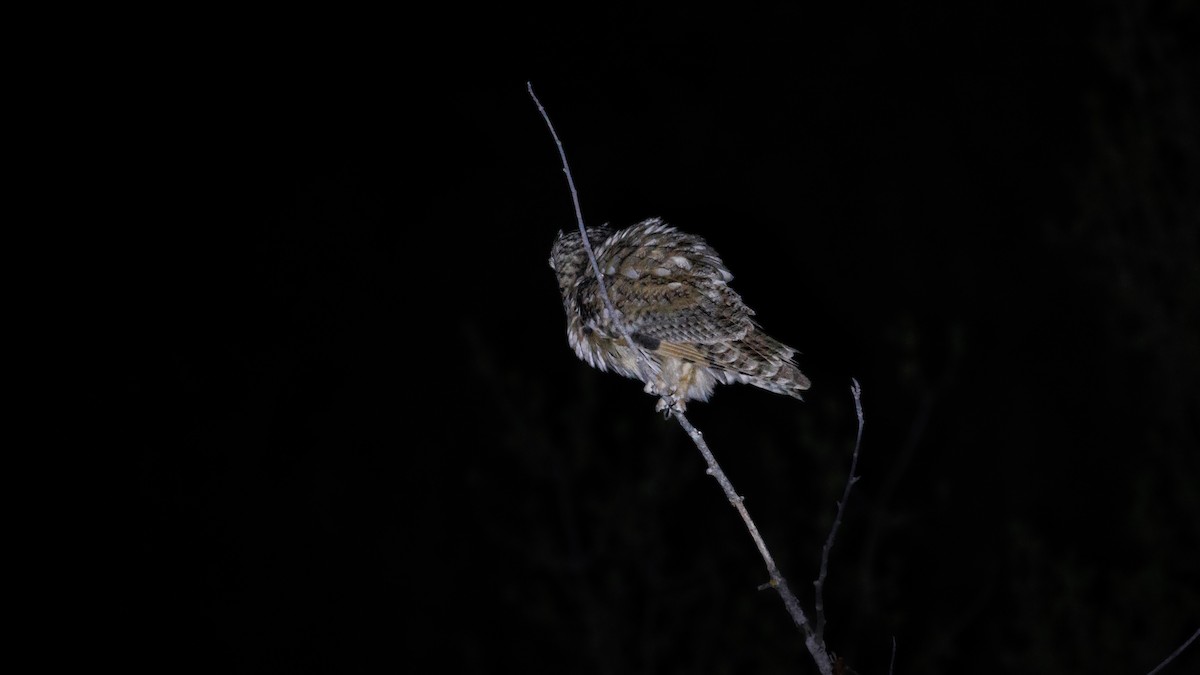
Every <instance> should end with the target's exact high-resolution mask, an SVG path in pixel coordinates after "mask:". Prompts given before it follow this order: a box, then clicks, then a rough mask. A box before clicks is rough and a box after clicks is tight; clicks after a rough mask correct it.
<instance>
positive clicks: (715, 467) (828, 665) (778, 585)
mask: <svg viewBox="0 0 1200 675" xmlns="http://www.w3.org/2000/svg"><path fill="white" fill-rule="evenodd" d="M526 86H527V88H528V89H529V96H530V98H532V99H533V102H534V103H535V104H536V105H537V108H538V111H539V112H541V114H542V119H544V120H545V121H546V126H547V127H549V129H550V134H551V135H552V136H553V137H554V143H555V145H557V146H558V154H559V157H560V158H561V159H562V165H563V172H564V173H565V174H566V176H567V185H569V186H570V188H571V200H572V202H573V204H574V206H575V218H576V221H577V222H578V224H579V233H580V235H582V237H583V248H584V251H586V252H587V256H588V260H589V261H590V262H591V265H592V272H593V273H595V275H596V280H597V281H598V282H599V283H598V286H599V289H600V296H601V298H603V300H604V307H605V309H606V310H607V311H608V313H609V315H610V316H611V317H612V318H613V320H614V322H615V324H616V326H617V328H618V330H619V331H620V332H621V334H622V336H623V337H624V338H625V343H626V344H627V345H629V348H630V349H632V350H633V353H634V354H635V355H636V356H637V363H638V370H639V371H640V372H641V374H642V376H643V380H644V381H646V382H649V381H651V380H650V379H649V368H648V366H647V365H646V363H645V359H644V358H643V356H642V354H641V350H640V349H638V348H637V345H635V344H634V342H633V338H632V337H631V336H630V335H629V330H628V328H627V327H626V325H625V322H624V321H623V320H622V318H621V315H620V314H619V313H618V312H617V310H616V308H615V307H613V304H612V300H611V299H610V298H609V297H608V289H607V288H606V287H605V285H604V275H603V274H601V272H600V264H599V263H598V262H597V261H596V254H595V253H594V252H593V250H592V245H591V242H590V241H589V240H588V236H587V228H585V227H584V224H583V213H582V211H581V209H580V207H579V194H578V192H576V190H575V181H574V179H573V178H572V177H571V169H570V167H569V166H568V164H567V153H566V151H565V150H564V149H563V145H562V141H560V140H559V138H558V134H557V133H556V132H555V131H554V125H553V124H552V123H551V122H550V115H549V114H548V113H547V112H546V109H545V108H544V107H543V106H542V103H541V101H539V100H538V97H537V95H536V94H534V93H533V83H531V82H527V83H526ZM854 386H855V388H856V389H855V391H856V392H857V387H858V383H857V382H855V385H854ZM661 398H662V400H663V402H664V403H665V404H666V409H667V410H668V411H670V413H671V414H673V415H674V416H675V419H676V421H678V422H679V425H680V426H681V427H683V430H684V431H686V432H687V434H688V436H690V437H691V439H692V442H694V443H695V444H696V447H697V448H698V449H699V450H700V454H701V455H703V457H704V461H705V462H707V463H708V474H709V475H711V476H713V477H714V478H716V479H717V483H718V484H720V486H721V489H722V490H724V491H725V497H726V498H727V499H728V500H729V503H730V504H732V505H733V507H734V508H735V509H737V511H738V514H740V515H741V516H742V520H743V522H745V524H746V529H747V530H749V531H750V536H751V538H753V539H754V543H755V545H756V546H758V552H759V554H760V555H761V556H762V558H763V562H765V563H766V565H767V573H768V574H769V575H770V581H769V582H768V583H767V586H769V587H771V588H774V589H775V590H776V592H778V593H779V597H780V598H782V599H783V604H784V607H785V608H786V609H787V612H788V614H789V615H790V616H791V617H792V621H793V622H795V624H796V626H798V627H799V628H800V630H801V631H802V632H803V634H804V644H805V646H806V647H807V648H808V651H809V653H810V654H812V657H813V661H815V662H816V664H817V669H818V670H819V671H821V675H833V663H832V662H831V661H830V658H829V654H828V652H827V651H826V649H825V643H824V642H823V640H822V639H821V638H820V636H819V635H818V633H817V632H816V631H814V630H813V626H812V623H811V622H809V620H808V617H807V616H805V614H804V610H803V609H802V608H801V607H800V601H799V600H798V599H797V598H796V595H795V594H794V593H792V591H791V589H790V588H789V587H788V585H787V580H786V579H784V578H783V575H782V574H780V573H779V568H777V567H776V566H775V560H774V558H772V557H771V553H770V551H768V550H767V545H766V543H765V542H763V539H762V535H760V534H759V533H758V527H756V526H755V525H754V521H753V520H751V518H750V514H749V512H747V511H746V506H745V505H744V504H743V503H742V498H741V497H740V496H739V495H738V494H737V491H736V490H734V488H733V484H732V483H730V481H729V478H728V477H726V476H725V472H724V471H722V470H721V466H720V465H719V464H717V459H716V457H714V456H713V454H712V451H711V450H709V449H708V444H707V443H705V442H704V437H703V435H701V433H700V432H699V431H698V430H697V429H696V427H694V426H692V423H691V422H690V421H688V418H687V417H686V416H684V414H683V411H682V410H681V409H680V407H679V406H677V405H675V401H674V398H673V397H672V396H670V395H661ZM855 401H856V403H857V401H858V398H857V393H856V394H855ZM861 420H862V411H861V408H860V409H859V421H860V423H859V436H860V438H861V435H862V425H861ZM857 458H858V446H857V444H856V445H855V460H856V461H857ZM851 473H852V474H853V466H851ZM838 517H839V520H840V518H841V514H840V512H839V515H838ZM835 529H836V528H835ZM830 541H832V536H831V537H830ZM829 545H830V544H829V543H828V542H827V543H826V548H828V547H829ZM822 569H824V563H822ZM823 577H824V574H822V578H823Z"/></svg>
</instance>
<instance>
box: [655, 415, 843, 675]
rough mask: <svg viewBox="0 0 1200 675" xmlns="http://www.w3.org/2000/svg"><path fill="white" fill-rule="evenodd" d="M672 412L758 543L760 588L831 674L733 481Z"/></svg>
mask: <svg viewBox="0 0 1200 675" xmlns="http://www.w3.org/2000/svg"><path fill="white" fill-rule="evenodd" d="M671 412H672V414H674V415H675V419H676V421H678V422H679V426H681V427H683V430H684V431H686V432H687V434H688V436H690V437H691V439H692V442H693V443H695V444H696V448H697V449H699V450H700V454H701V455H703V456H704V461H705V462H707V463H708V471H707V473H708V474H709V475H710V476H712V477H713V478H716V479H717V483H718V484H719V485H720V486H721V489H722V490H724V491H725V498H726V499H728V500H729V503H730V504H732V505H733V508H735V509H737V512H738V515H740V516H741V517H742V521H743V522H745V523H746V529H747V530H749V531H750V537H751V538H752V539H754V544H755V545H756V546H758V553H759V555H761V556H762V559H763V562H764V563H766V565H767V574H768V575H770V581H769V582H767V583H766V584H765V585H764V586H763V587H760V588H765V587H769V588H774V589H775V591H776V592H777V593H779V597H780V598H781V599H782V600H783V606H784V607H785V608H786V609H787V612H788V614H789V615H790V616H791V617H792V621H793V622H794V623H795V624H796V627H798V628H799V629H800V630H801V631H802V632H803V633H804V646H805V647H807V648H808V653H809V654H812V657H813V661H816V663H817V669H818V670H820V671H821V675H832V673H833V663H832V662H831V661H830V659H829V653H828V652H827V651H826V649H825V643H824V642H823V641H822V640H821V639H820V638H819V637H818V636H817V633H816V631H815V630H813V626H812V623H811V622H810V621H809V620H808V617H807V616H806V615H805V614H804V610H803V609H802V608H801V607H800V601H799V600H798V599H797V598H796V594H795V593H792V589H791V588H789V587H788V584H787V579H784V578H783V575H782V574H780V573H779V568H778V567H776V566H775V559H774V558H772V557H771V552H770V551H768V550H767V545H766V543H765V542H763V539H762V536H761V535H760V534H759V533H758V527H756V526H755V525H754V521H753V520H751V518H750V513H749V512H748V511H746V505H745V504H744V503H743V501H744V500H743V498H742V497H741V496H740V495H738V493H737V491H736V490H734V489H733V483H731V482H730V481H729V478H728V477H727V476H726V475H725V472H724V471H722V470H721V466H720V465H719V464H717V458H716V457H715V456H713V454H712V451H711V450H709V449H708V443H706V442H705V441H704V436H703V435H702V434H701V433H700V432H699V431H698V430H697V429H696V427H694V426H692V423H691V422H690V421H688V418H687V417H686V416H685V415H684V414H683V413H682V412H680V411H679V410H678V409H675V408H673V409H671Z"/></svg>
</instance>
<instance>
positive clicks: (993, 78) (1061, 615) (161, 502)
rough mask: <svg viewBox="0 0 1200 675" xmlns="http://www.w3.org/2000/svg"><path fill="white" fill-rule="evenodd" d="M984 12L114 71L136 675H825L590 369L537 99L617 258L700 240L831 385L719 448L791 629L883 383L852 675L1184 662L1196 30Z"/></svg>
mask: <svg viewBox="0 0 1200 675" xmlns="http://www.w3.org/2000/svg"><path fill="white" fill-rule="evenodd" d="M968 5H969V6H968ZM975 5H976V3H950V2H945V3H935V4H926V5H924V6H922V7H903V8H902V7H893V6H883V7H878V6H874V5H868V4H866V3H846V4H842V5H841V6H840V7H839V8H837V9H830V8H824V9H809V8H794V7H791V6H789V5H784V4H778V3H777V4H770V5H768V6H767V7H765V8H757V9H744V10H743V9H732V8H729V7H726V8H725V9H724V10H722V11H721V12H717V13H709V12H705V11H701V10H698V9H696V8H694V7H677V8H673V9H647V8H644V7H639V6H632V5H631V6H626V7H617V8H612V7H610V8H608V9H605V10H603V11H596V12H592V13H586V12H585V13H582V14H579V15H568V14H566V13H564V12H562V11H558V10H556V11H544V12H543V11H537V12H535V11H523V10H512V9H506V10H503V11H500V10H492V11H491V12H490V13H488V14H479V13H478V12H476V11H475V10H472V9H468V8H465V7H464V8H461V10H456V11H458V12H459V13H458V14H456V15H454V16H440V17H429V16H416V15H411V16H404V15H397V16H388V17H366V16H364V17H357V18H355V19H354V20H346V19H345V18H344V17H338V18H336V19H334V18H332V17H324V16H310V17H305V20H303V21H298V22H293V21H292V19H288V20H284V19H272V20H270V21H257V20H256V21H254V22H249V21H247V20H244V18H243V17H223V18H216V19H214V18H212V17H208V18H204V19H200V18H196V19H194V20H190V19H189V20H188V21H180V22H178V23H171V22H168V23H165V24H164V25H162V26H160V27H159V29H158V30H155V31H154V32H153V37H152V38H151V39H150V40H149V44H148V45H146V46H145V47H144V48H142V47H139V48H136V49H134V48H126V47H124V46H115V48H117V49H121V50H123V51H124V54H125V56H124V58H125V59H126V60H127V64H126V67H125V68H124V69H118V70H119V71H120V72H117V73H114V74H113V77H114V78H115V79H116V80H117V81H119V82H122V83H124V84H123V85H122V86H117V87H114V93H113V94H112V102H113V107H114V109H116V110H117V111H118V114H119V115H121V116H123V117H124V118H125V122H126V123H127V124H128V125H129V127H131V128H133V129H134V130H136V133H137V134H138V136H139V138H142V139H145V141H146V143H145V148H146V152H145V154H143V155H139V161H142V162H144V165H145V168H146V169H147V171H146V173H147V174H148V176H147V178H146V182H145V183H144V184H141V185H139V186H138V189H139V191H140V192H142V193H143V194H146V195H150V196H151V197H150V198H149V199H148V200H147V205H148V207H149V209H150V214H151V216H152V217H153V219H154V221H155V227H154V230H153V233H152V234H149V235H147V236H145V237H142V238H140V239H138V240H137V244H136V248H135V249H134V250H133V253H134V254H135V256H136V257H137V258H138V259H139V262H141V263H144V264H145V267H144V268H143V269H145V274H144V275H142V276H139V277H138V278H137V281H138V288H139V289H140V290H142V291H147V293H146V294H145V296H144V297H146V298H147V303H146V304H145V308H144V311H143V318H146V319H149V322H148V323H149V324H150V327H149V328H148V329H147V330H146V331H144V332H142V333H141V334H140V335H139V336H138V338H137V339H136V342H137V346H138V348H139V349H140V350H141V354H142V355H143V356H144V360H143V363H145V364H147V365H148V366H149V367H148V368H145V369H139V370H138V379H137V383H138V387H139V392H140V393H141V394H142V395H143V397H142V399H141V400H142V401H143V403H144V405H145V406H147V408H146V409H147V410H148V412H149V415H148V418H149V419H151V420H152V421H153V423H152V424H151V425H149V427H148V428H147V429H146V433H145V434H144V438H143V440H142V441H141V442H140V443H139V445H138V448H139V450H140V455H139V462H138V465H137V466H138V474H137V475H138V479H139V481H140V489H139V490H138V492H137V493H136V497H137V500H138V515H139V517H138V518H137V519H136V525H137V532H136V544H135V548H134V555H133V556H132V562H131V568H130V570H129V571H130V578H131V580H132V583H133V586H132V590H133V593H132V594H131V596H130V600H128V601H127V606H128V608H129V611H130V613H131V615H132V616H133V617H134V618H135V624H134V625H135V627H136V628H135V630H133V631H131V633H130V636H131V637H130V645H131V647H130V653H131V654H132V655H134V656H135V658H136V659H137V660H140V661H144V662H145V663H146V664H147V665H149V666H151V667H155V668H161V669H162V670H161V672H172V671H178V670H181V669H186V668H187V667H189V666H195V667H196V668H197V669H200V670H209V671H212V672H227V673H251V672H352V671H358V670H370V671H372V672H386V671H392V672H396V671H400V672H408V671H414V670H419V671H422V672H465V673H495V672H512V671H519V672H571V673H745V672H768V673H774V672H816V671H815V668H814V667H813V665H812V662H811V659H810V658H809V656H808V655H807V654H806V653H805V652H804V649H803V645H802V641H801V639H800V636H799V633H798V631H797V630H796V629H795V628H794V627H793V626H792V625H791V623H790V620H789V618H788V616H787V614H786V613H785V612H784V610H783V607H782V604H781V603H780V601H779V599H778V597H777V596H776V595H775V594H773V593H771V592H763V591H758V590H756V586H757V585H758V584H760V583H762V582H763V581H765V579H766V572H765V570H764V567H763V564H762V561H761V560H760V559H759V558H758V555H757V553H756V551H755V549H754V547H753V544H752V542H751V540H750V538H749V537H748V536H747V534H746V532H745V530H744V528H743V526H742V524H741V522H740V520H739V519H738V517H737V514H736V512H735V511H734V510H733V509H732V508H730V507H729V505H728V504H727V503H726V502H725V500H724V498H723V496H722V494H721V492H720V490H719V488H718V487H717V485H716V484H715V483H714V481H712V480H711V479H710V478H709V477H707V476H706V475H705V473H704V465H703V462H702V460H701V458H700V456H699V454H698V453H697V452H696V450H695V448H694V447H693V446H692V445H691V444H690V442H689V441H688V439H687V438H686V436H685V435H684V434H683V433H682V432H681V431H680V430H679V428H678V427H677V425H675V423H674V422H672V421H664V420H663V419H662V418H661V416H658V415H656V414H655V413H654V411H653V407H654V400H653V399H652V398H650V397H648V396H646V395H645V394H643V393H642V392H641V390H640V385H639V384H638V383H636V382H634V381H632V380H625V379H622V378H619V377H617V376H614V375H611V374H603V373H599V372H597V371H594V370H592V369H590V368H588V367H587V366H586V365H585V364H583V363H581V362H580V361H578V360H577V359H576V358H575V356H574V355H573V354H572V352H571V351H570V349H569V348H568V346H567V342H566V339H565V319H564V316H563V312H562V307H561V304H560V301H559V298H558V295H557V288H556V285H555V280H554V277H553V274H552V272H551V270H550V269H549V268H548V266H547V257H548V255H549V250H550V245H551V243H552V241H553V239H554V236H555V234H556V232H557V231H558V230H559V229H560V228H569V227H574V225H575V223H574V216H573V211H572V207H571V203H570V199H569V192H568V190H567V186H566V184H565V182H564V180H563V176H562V173H561V169H560V166H559V159H558V157H557V154H556V152H555V148H554V146H553V143H552V141H551V139H550V136H549V134H548V132H547V130H546V128H545V127H544V125H543V122H542V120H541V118H540V117H539V115H538V114H537V111H536V108H535V107H534V106H533V104H532V103H531V101H530V100H529V98H528V96H527V94H526V91H525V83H526V81H532V82H533V84H534V86H535V88H536V90H537V92H538V94H539V96H540V97H541V99H542V101H543V103H544V104H545V105H546V106H547V108H548V109H549V112H550V114H551V115H552V117H553V120H554V122H555V124H556V126H557V128H558V130H559V133H560V135H561V136H562V138H563V141H564V143H565V144H566V148H567V152H568V155H569V158H570V160H571V162H572V168H573V172H574V175H575V179H576V181H577V184H578V187H579V190H580V197H581V200H582V206H583V213H584V216H585V218H586V219H587V220H588V222H589V223H591V224H601V223H604V222H608V223H611V224H613V225H616V226H624V225H628V224H631V223H633V222H636V221H638V220H641V219H643V218H646V217H650V216H660V217H663V218H665V219H667V220H668V221H669V222H671V223H673V224H676V225H678V226H679V227H681V228H683V229H685V230H688V231H690V232H694V233H697V234H700V235H702V236H704V237H705V238H706V239H707V240H708V241H709V242H710V243H711V244H712V245H713V246H714V247H715V248H716V250H718V251H719V252H720V253H721V255H722V256H723V258H724V260H725V262H726V263H727V265H728V266H729V268H730V269H731V270H732V271H733V273H734V274H735V275H736V279H735V281H734V283H733V286H734V288H735V289H736V290H738V291H739V292H740V293H741V294H742V296H743V297H744V298H745V299H746V301H747V303H748V304H749V305H750V306H751V307H753V308H755V310H756V311H757V312H758V318H759V320H760V322H761V323H762V325H763V326H764V327H765V328H766V329H767V331H768V332H770V333H771V334H773V335H775V336H776V337H778V338H780V339H781V340H783V341H785V342H787V343H789V344H791V345H794V346H796V347H797V348H799V349H800V350H801V351H802V352H803V354H802V356H801V357H800V364H801V366H802V368H803V369H804V371H805V372H806V373H808V374H809V375H810V377H811V378H812V380H813V383H814V384H813V388H812V390H811V392H810V395H809V396H808V397H807V401H806V402H805V403H798V402H796V401H793V400H790V399H785V398H783V397H778V396H774V395H770V394H768V393H766V392H763V391H760V390H757V389H753V388H751V387H721V388H719V389H718V390H717V393H716V395H715V397H714V399H713V400H712V401H711V402H709V403H707V404H694V405H693V406H692V407H691V408H690V411H689V412H690V413H691V415H690V416H691V419H692V421H693V422H694V423H695V424H696V425H697V426H698V427H700V428H701V429H702V430H704V432H705V433H706V437H707V439H708V440H709V442H710V444H711V446H712V447H713V449H714V451H715V453H716V454H717V457H718V458H719V459H720V460H721V462H722V463H723V466H724V468H725V470H726V472H727V473H728V474H729V476H730V478H731V479H732V480H733V481H734V484H735V485H736V486H737V488H738V490H739V491H740V492H741V493H742V494H744V495H745V497H746V504H747V506H748V507H749V509H750V512H751V514H752V515H753V516H754V517H755V518H756V520H757V523H758V526H759V528H760V529H761V531H762V532H763V535H764V537H765V538H766V541H767V542H768V544H769V546H770V547H771V549H772V551H773V553H774V555H775V557H776V560H777V561H778V563H779V565H780V567H781V569H782V571H783V573H784V574H785V575H786V576H787V577H788V578H789V580H790V581H791V583H792V586H793V588H794V589H795V590H796V591H797V593H798V594H799V595H800V597H801V599H802V600H803V602H804V603H805V605H806V607H811V586H810V582H811V580H812V579H813V578H814V577H815V576H816V571H817V563H818V560H819V554H820V548H821V543H822V542H823V541H824V538H825V536H826V533H827V531H828V528H829V525H830V522H831V519H832V516H833V512H834V509H835V502H836V500H837V499H838V497H839V495H840V492H841V489H842V486H843V485H844V482H845V479H846V473H847V469H848V464H849V459H850V451H851V449H852V446H853V438H854V430H855V425H854V414H853V405H852V399H851V397H850V393H849V388H850V381H851V378H857V379H858V380H859V381H860V382H861V383H862V386H863V390H864V394H863V403H864V406H865V410H866V418H867V423H866V430H865V435H864V442H863V449H862V458H861V463H860V466H859V473H860V474H861V476H862V480H861V482H859V483H858V485H857V487H856V488H855V491H854V493H853V497H852V498H851V501H850V503H849V505H848V509H847V514H846V518H845V522H844V525H843V529H842V531H841V535H840V537H839V538H838V541H837V546H836V547H835V548H834V549H833V552H832V557H831V561H830V570H831V571H830V576H829V581H828V584H827V588H826V601H827V603H826V604H827V608H828V610H827V611H828V617H829V629H828V635H827V637H828V642H829V646H830V648H831V649H832V650H833V651H834V652H836V653H837V654H839V655H841V656H843V657H844V658H845V660H846V663H847V664H848V665H849V666H850V667H851V668H853V669H855V670H856V671H857V672H860V673H885V672H887V668H888V661H889V658H890V655H891V645H892V640H893V638H894V639H895V641H896V644H897V650H896V666H895V672H897V673H932V672H976V673H991V672H995V673H1011V672H1091V673H1144V672H1146V671H1148V670H1150V669H1151V668H1152V667H1153V666H1154V665H1156V664H1157V663H1158V662H1159V660H1161V659H1162V658H1164V657H1165V656H1166V655H1167V654H1169V653H1170V652H1171V651H1172V650H1173V649H1174V648H1175V647H1177V646H1178V645H1179V644H1181V643H1182V642H1183V641H1184V640H1185V639H1186V638H1187V637H1188V636H1190V635H1191V634H1192V632H1193V631H1195V630H1196V629H1197V628H1198V627H1200V564H1198V563H1197V561H1198V560H1200V487H1198V486H1200V246H1198V243H1197V237H1198V234H1197V233H1198V232H1200V190H1198V189H1197V186H1200V171H1198V167H1200V164H1198V161H1200V140H1198V137H1197V124H1196V122H1195V120H1196V119H1200V110H1198V106H1197V97H1196V91H1197V90H1196V83H1197V82H1198V81H1200V68H1197V60H1196V49H1195V46H1194V44H1189V43H1188V42H1187V41H1185V40H1184V38H1183V35H1184V33H1185V29H1186V26H1188V25H1195V24H1194V22H1195V21H1196V19H1197V13H1196V11H1195V9H1194V7H1193V6H1192V5H1191V4H1190V3H1182V2H1161V3H1141V2H1127V1H1118V0H1107V1H1103V2H1097V3H1088V4H1087V7H1088V9H1087V10H1086V11H1082V10H1079V9H1078V8H1067V7H1063V8H1061V9H1054V8H1052V7H1048V6H1040V5H1039V6H1037V7H1036V8H1033V7H1031V8H1028V9H1021V8H1017V7H1015V6H1012V5H1009V4H1008V3H1003V7H1004V8H1003V9H1001V8H998V7H996V8H985V7H982V6H975ZM998 5H999V3H998ZM1046 5H1050V3H1046ZM560 10H561V8H560ZM127 94H133V95H136V96H135V97H133V98H129V99H128V100H136V101H137V104H135V105H127V98H126V95H127ZM425 659H429V661H424V660H425ZM422 662H426V663H427V664H429V665H427V666H425V667H421V668H417V667H416V666H415V665H414V664H417V663H422ZM1198 663H1200V650H1198V649H1197V648H1196V647H1195V646H1193V647H1192V648H1191V649H1190V650H1189V652H1188V653H1186V654H1185V655H1184V656H1183V657H1182V658H1181V659H1180V660H1179V661H1178V662H1177V663H1176V664H1174V665H1173V666H1172V668H1171V669H1170V670H1168V671H1167V672H1174V673H1184V672H1192V669H1195V668H1196V667H1197V664H1198Z"/></svg>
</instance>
